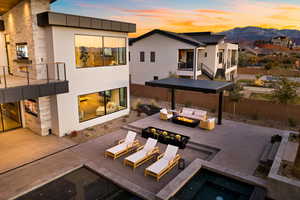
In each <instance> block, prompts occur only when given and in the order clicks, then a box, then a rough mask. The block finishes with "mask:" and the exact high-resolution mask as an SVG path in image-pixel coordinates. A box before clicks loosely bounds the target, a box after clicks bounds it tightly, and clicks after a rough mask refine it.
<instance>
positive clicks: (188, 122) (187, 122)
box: [172, 116, 200, 127]
mask: <svg viewBox="0 0 300 200" xmlns="http://www.w3.org/2000/svg"><path fill="white" fill-rule="evenodd" d="M172 122H173V123H175V124H180V125H184V126H188V127H196V126H198V125H199V123H200V120H196V119H190V118H187V117H181V116H174V117H173V118H172Z"/></svg>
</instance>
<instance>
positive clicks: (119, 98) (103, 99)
mask: <svg viewBox="0 0 300 200" xmlns="http://www.w3.org/2000/svg"><path fill="white" fill-rule="evenodd" d="M78 104H79V121H80V122H83V121H87V120H90V119H94V118H97V117H101V116H104V115H107V114H110V113H114V112H117V111H120V110H124V109H126V108H127V88H118V89H112V90H106V91H102V92H96V93H92V94H86V95H81V96H78Z"/></svg>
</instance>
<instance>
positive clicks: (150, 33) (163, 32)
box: [129, 29, 205, 47]
mask: <svg viewBox="0 0 300 200" xmlns="http://www.w3.org/2000/svg"><path fill="white" fill-rule="evenodd" d="M154 34H161V35H163V36H166V37H168V38H171V39H175V40H178V41H181V42H184V43H187V44H190V45H193V46H195V47H204V46H205V45H204V44H201V43H200V42H195V41H192V40H188V39H184V38H182V37H179V36H176V33H174V34H171V33H169V32H167V31H162V30H159V29H155V30H152V31H150V32H148V33H145V34H143V35H141V36H139V37H137V38H133V39H132V40H131V41H130V43H129V45H130V46H131V45H132V44H133V43H135V42H137V41H140V40H142V39H145V38H147V37H150V36H151V35H154Z"/></svg>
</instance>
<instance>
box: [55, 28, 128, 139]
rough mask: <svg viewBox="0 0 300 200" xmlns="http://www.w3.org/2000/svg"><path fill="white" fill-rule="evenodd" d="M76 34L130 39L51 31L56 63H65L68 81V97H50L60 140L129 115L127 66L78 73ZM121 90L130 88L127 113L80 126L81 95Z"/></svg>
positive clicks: (83, 31)
mask: <svg viewBox="0 0 300 200" xmlns="http://www.w3.org/2000/svg"><path fill="white" fill-rule="evenodd" d="M75 34H84V35H96V36H121V37H126V38H127V34H126V33H117V32H107V31H97V30H88V29H75V28H65V27H52V37H53V61H55V62H65V63H66V68H67V80H68V81H69V93H66V94H60V95H56V96H52V97H51V112H52V129H53V132H54V134H57V135H59V136H63V135H65V134H66V133H69V132H71V131H73V130H82V129H84V128H87V127H90V126H94V125H96V124H100V123H103V122H106V121H108V120H112V119H114V118H117V117H120V116H123V115H126V114H128V113H129V107H130V105H129V67H128V65H122V66H107V67H94V68H79V69H77V68H76V64H75V44H74V43H75ZM127 51H128V48H127ZM127 60H128V58H127ZM127 63H128V62H127ZM122 87H127V92H128V94H127V97H128V100H127V109H126V110H123V111H119V112H116V113H113V114H109V115H106V116H103V117H98V118H96V119H92V120H89V121H86V122H81V123H80V122H79V114H78V96H79V95H83V94H89V93H94V92H100V91H104V90H109V89H115V88H122Z"/></svg>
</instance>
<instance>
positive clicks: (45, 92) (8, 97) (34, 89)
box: [0, 81, 69, 103]
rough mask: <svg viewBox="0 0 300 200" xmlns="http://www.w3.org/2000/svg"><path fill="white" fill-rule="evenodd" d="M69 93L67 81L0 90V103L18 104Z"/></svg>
mask: <svg viewBox="0 0 300 200" xmlns="http://www.w3.org/2000/svg"><path fill="white" fill-rule="evenodd" d="M68 92H69V82H68V81H57V82H50V83H45V84H36V85H25V86H18V87H10V88H1V89H0V103H9V102H18V101H21V100H25V99H34V98H38V97H45V96H51V95H57V94H63V93H68Z"/></svg>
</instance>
